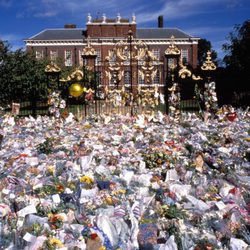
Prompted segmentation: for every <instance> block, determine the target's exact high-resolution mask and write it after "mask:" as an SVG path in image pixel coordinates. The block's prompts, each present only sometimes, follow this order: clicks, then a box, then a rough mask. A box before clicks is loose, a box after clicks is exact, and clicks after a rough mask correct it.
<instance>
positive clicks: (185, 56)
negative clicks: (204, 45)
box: [181, 49, 189, 63]
mask: <svg viewBox="0 0 250 250" xmlns="http://www.w3.org/2000/svg"><path fill="white" fill-rule="evenodd" d="M184 58H186V62H187V63H188V59H189V58H188V49H182V50H181V61H182V62H183V59H184Z"/></svg>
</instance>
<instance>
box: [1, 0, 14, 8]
mask: <svg viewBox="0 0 250 250" xmlns="http://www.w3.org/2000/svg"><path fill="white" fill-rule="evenodd" d="M12 3H13V1H12V0H0V6H2V7H4V8H9V7H11V6H12Z"/></svg>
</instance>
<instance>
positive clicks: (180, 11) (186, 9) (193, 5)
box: [137, 0, 232, 23]
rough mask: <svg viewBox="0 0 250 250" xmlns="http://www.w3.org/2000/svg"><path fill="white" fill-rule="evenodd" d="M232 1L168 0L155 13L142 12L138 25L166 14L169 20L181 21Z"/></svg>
mask: <svg viewBox="0 0 250 250" xmlns="http://www.w3.org/2000/svg"><path fill="white" fill-rule="evenodd" d="M231 1H232V0H220V1H218V0H170V1H167V2H166V3H165V4H164V5H162V6H161V8H159V9H158V10H156V11H149V12H142V13H140V14H139V15H137V20H138V22H139V23H145V22H149V21H152V20H156V18H157V17H158V16H159V15H162V14H166V16H167V18H168V19H169V20H173V19H182V18H185V17H189V16H193V15H196V14H201V13H205V12H207V8H208V7H213V6H216V5H218V4H223V3H227V2H231Z"/></svg>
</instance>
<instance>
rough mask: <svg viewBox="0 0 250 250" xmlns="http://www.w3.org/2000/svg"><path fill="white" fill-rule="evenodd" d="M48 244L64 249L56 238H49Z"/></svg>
mask: <svg viewBox="0 0 250 250" xmlns="http://www.w3.org/2000/svg"><path fill="white" fill-rule="evenodd" d="M48 243H49V245H50V246H55V247H64V245H63V243H62V242H61V241H60V240H59V239H57V238H50V239H49V242H48Z"/></svg>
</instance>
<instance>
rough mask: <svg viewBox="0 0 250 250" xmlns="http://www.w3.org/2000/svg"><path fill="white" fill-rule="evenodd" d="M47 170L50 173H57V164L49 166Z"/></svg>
mask: <svg viewBox="0 0 250 250" xmlns="http://www.w3.org/2000/svg"><path fill="white" fill-rule="evenodd" d="M47 171H48V172H49V173H50V174H54V173H55V166H48V167H47Z"/></svg>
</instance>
